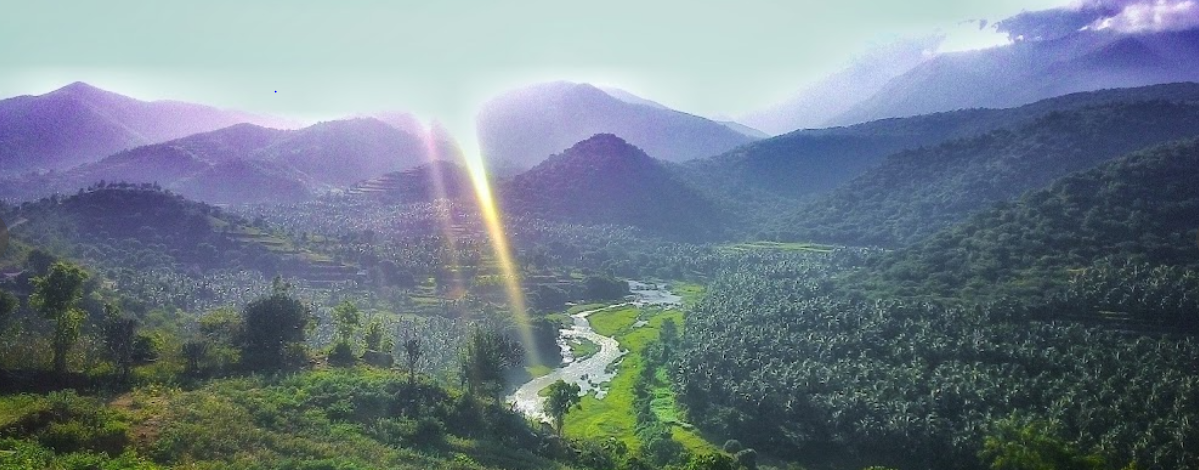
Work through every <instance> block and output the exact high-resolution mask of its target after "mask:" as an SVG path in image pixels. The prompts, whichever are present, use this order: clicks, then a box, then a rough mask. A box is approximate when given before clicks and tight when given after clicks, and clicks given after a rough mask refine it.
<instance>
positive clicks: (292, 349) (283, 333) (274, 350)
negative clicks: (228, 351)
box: [241, 279, 311, 369]
mask: <svg viewBox="0 0 1199 470" xmlns="http://www.w3.org/2000/svg"><path fill="white" fill-rule="evenodd" d="M289 290H290V288H289V286H287V285H285V284H283V283H281V282H279V281H278V279H276V281H275V287H274V290H273V293H272V294H271V295H269V296H267V297H262V298H259V299H257V300H255V301H253V302H250V303H249V304H248V305H246V308H245V310H243V311H242V322H243V324H244V325H245V330H244V335H245V338H244V339H243V343H242V357H241V359H242V363H243V364H244V365H246V366H248V367H250V368H251V369H278V368H281V367H283V366H285V365H287V364H289V363H291V362H294V361H295V360H297V359H301V358H302V357H299V356H302V354H301V353H300V352H301V351H302V348H303V345H304V336H305V334H306V333H307V330H308V323H309V321H310V320H311V312H310V311H309V309H308V307H306V306H304V304H303V303H301V302H300V301H299V300H298V299H296V298H295V297H292V296H291V294H290V293H289Z"/></svg>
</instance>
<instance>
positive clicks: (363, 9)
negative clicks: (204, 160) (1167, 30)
mask: <svg viewBox="0 0 1199 470" xmlns="http://www.w3.org/2000/svg"><path fill="white" fill-rule="evenodd" d="M1134 3H1138V1H1136V0H1134V1H1120V0H911V1H888V0H838V1H834V2H829V1H819V2H816V1H803V0H682V1H674V0H672V1H654V0H604V1H594V0H592V1H578V0H553V1H546V0H510V1H503V2H500V1H478V0H473V1H462V0H424V1H419V2H415V1H407V0H391V1H382V0H342V1H336V2H333V1H328V2H318V1H299V0H253V1H251V0H237V1H229V0H203V1H196V0H187V1H166V0H159V1H139V0H106V1H104V2H94V1H79V2H64V1H56V0H40V1H31V2H11V3H9V4H7V5H6V6H5V7H4V10H5V14H4V15H3V16H2V17H0V57H2V58H3V59H2V62H0V97H8V96H16V95H22V94H41V93H45V92H48V91H50V90H53V89H55V88H58V87H60V86H63V85H66V84H68V83H70V82H74V81H85V82H88V83H91V84H93V85H96V86H98V87H100V88H104V89H108V90H112V91H116V92H118V93H122V94H125V95H129V96H133V97H136V98H139V99H174V100H182V101H192V102H198V103H204V104H209V105H213V106H217V107H222V108H233V109H240V110H244V111H249V112H256V113H264V114H274V115H280V116H284V117H291V118H294V119H300V120H305V121H312V120H323V119H334V118H339V117H344V116H347V115H354V114H366V113H373V112H380V111H396V110H399V111H410V112H413V113H415V114H416V115H418V116H420V117H422V118H425V119H430V118H436V119H438V120H440V121H442V122H450V123H452V122H466V121H468V120H470V118H471V116H473V112H474V110H475V109H476V108H477V106H478V105H479V104H480V103H481V102H483V101H484V100H486V99H487V98H488V97H490V96H494V95H495V94H497V93H500V92H502V91H504V90H507V89H511V88H514V87H517V86H520V85H523V84H529V83H534V82H539V81H549V80H570V81H580V82H590V83H594V84H599V85H607V86H616V87H619V88H623V89H625V90H628V91H630V92H633V93H635V94H638V95H641V96H644V97H646V98H649V99H652V100H655V101H658V102H660V103H663V104H665V105H667V106H671V107H674V108H677V109H681V110H684V111H687V112H692V113H696V114H701V115H707V116H730V115H738V114H742V113H745V112H748V111H751V110H754V109H758V108H762V107H765V106H767V105H770V104H773V103H775V102H778V101H781V100H783V99H785V98H786V97H788V96H789V95H791V94H793V93H795V92H796V91H797V90H799V89H800V88H802V87H803V86H804V85H806V84H809V83H812V82H814V81H816V80H818V79H819V78H821V77H823V76H826V75H828V74H830V73H832V72H834V71H836V70H838V69H839V68H842V67H844V66H846V65H848V63H849V62H850V61H851V60H853V59H854V58H855V57H860V56H863V55H865V54H867V53H868V52H869V51H870V50H872V49H876V48H879V47H881V46H884V45H886V44H890V43H893V42H895V41H904V40H914V39H917V38H927V37H929V36H930V35H933V36H935V37H936V39H937V41H936V43H938V44H939V46H938V47H937V51H930V52H945V51H955V50H969V49H977V48H984V47H991V46H996V45H1002V44H1006V43H1008V42H1009V41H1011V40H1012V38H1013V37H1014V35H1013V34H1012V32H1011V31H1010V30H1001V29H1004V28H997V27H996V26H995V24H996V22H997V21H999V20H1003V19H1005V18H1009V17H1013V16H1018V15H1019V14H1021V13H1022V12H1024V13H1025V17H1026V19H1027V18H1032V19H1033V20H1037V21H1040V17H1039V16H1036V15H1035V13H1036V12H1040V11H1043V10H1050V9H1052V10H1051V11H1056V12H1061V11H1067V10H1068V11H1071V12H1077V11H1079V10H1086V9H1087V8H1093V7H1094V8H1098V6H1102V7H1103V8H1106V9H1108V10H1111V11H1112V12H1115V13H1121V12H1124V11H1126V10H1127V8H1125V6H1126V4H1134ZM1139 3H1141V4H1147V5H1149V8H1150V10H1152V8H1153V6H1154V5H1157V4H1169V5H1170V6H1172V7H1179V5H1181V6H1182V7H1184V8H1190V7H1193V6H1194V3H1195V2H1194V1H1193V0H1168V1H1163V0H1139ZM1188 5H1189V6H1188ZM1141 6H1144V5H1141ZM1115 13H1113V15H1115ZM1146 14H1148V15H1150V18H1151V20H1152V16H1151V15H1152V14H1153V11H1150V12H1149V13H1146ZM1144 17H1145V16H1144V14H1141V15H1140V16H1132V17H1129V18H1120V17H1119V16H1112V17H1111V18H1108V19H1109V20H1111V21H1109V23H1108V24H1107V25H1106V26H1104V25H1103V24H1098V23H1096V24H1093V25H1092V24H1089V23H1088V24H1087V25H1086V26H1087V27H1095V28H1113V27H1114V28H1120V27H1130V28H1131V27H1136V24H1137V23H1136V22H1137V21H1141V22H1142V23H1143V22H1144V21H1143V20H1144ZM1010 25H1013V27H1015V26H1020V25H1023V23H1019V22H1011V23H1010ZM1129 25H1132V26H1129ZM1074 26H1076V25H1074ZM1008 29H1011V28H1008ZM1025 29H1027V28H1025Z"/></svg>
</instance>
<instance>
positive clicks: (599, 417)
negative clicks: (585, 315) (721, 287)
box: [564, 285, 719, 453]
mask: <svg viewBox="0 0 1199 470" xmlns="http://www.w3.org/2000/svg"><path fill="white" fill-rule="evenodd" d="M676 288H677V289H678V292H680V293H683V295H682V296H679V295H675V294H674V293H671V296H672V297H670V298H669V300H670V302H669V303H667V304H666V305H665V308H663V307H662V306H654V305H646V306H644V307H637V306H627V307H622V308H619V309H612V310H606V311H603V312H597V313H595V314H592V315H591V317H590V321H591V325H592V328H594V330H595V332H596V333H599V334H601V335H604V336H610V337H612V338H614V339H615V340H616V341H617V342H618V343H619V344H620V345H621V347H622V348H624V349H625V350H626V351H627V354H626V355H625V356H624V357H623V358H622V359H621V361H620V363H619V365H618V371H617V374H616V376H615V377H614V378H613V379H612V382H611V383H610V384H609V386H608V394H607V396H605V397H603V398H602V399H600V398H596V397H595V396H593V395H587V396H585V397H583V399H582V401H581V403H580V404H581V406H580V407H579V408H577V409H574V410H571V412H570V413H567V415H566V420H565V426H564V429H565V433H566V435H568V436H571V437H578V438H588V439H604V438H611V437H614V438H616V439H618V440H620V441H621V442H623V443H624V444H625V445H626V446H628V448H629V449H630V450H636V449H638V448H640V445H641V443H640V442H638V440H637V438H636V435H635V434H636V427H637V422H636V418H635V416H636V413H635V410H634V400H635V399H636V395H635V388H636V384H637V380H638V378H639V377H640V376H641V375H642V374H643V373H644V372H643V369H644V368H645V367H647V362H648V361H647V360H646V358H645V357H644V356H643V354H644V353H645V352H646V349H647V348H648V347H649V346H650V345H652V344H654V343H656V342H658V341H659V339H660V336H661V331H662V325H663V324H665V323H667V322H668V321H669V322H672V323H673V324H674V325H675V328H676V331H681V329H682V326H683V322H684V321H685V318H684V315H683V311H682V310H681V308H680V304H684V305H685V304H689V303H690V302H691V301H693V300H694V298H695V297H697V296H698V295H700V294H702V291H703V289H702V287H700V286H696V285H685V286H676ZM653 375H654V377H655V380H654V381H653V383H652V384H650V387H651V390H652V393H653V395H654V397H655V398H654V400H653V409H654V413H655V414H656V415H658V418H659V419H660V420H661V421H662V422H664V423H667V424H669V425H670V426H671V437H672V438H673V439H674V440H675V441H676V442H678V443H679V444H681V445H682V446H683V447H684V448H685V449H687V450H689V451H691V452H695V453H711V452H719V448H718V447H717V446H715V445H713V444H712V443H710V442H708V441H707V440H706V439H704V438H703V436H701V435H699V433H697V432H695V431H694V430H693V429H691V428H690V426H688V425H686V424H685V423H683V422H681V421H680V420H679V416H678V415H679V413H678V412H677V409H676V406H675V400H674V391H673V389H671V386H670V381H669V378H668V377H667V375H666V371H665V370H664V369H662V368H659V370H656V371H654V374H653Z"/></svg>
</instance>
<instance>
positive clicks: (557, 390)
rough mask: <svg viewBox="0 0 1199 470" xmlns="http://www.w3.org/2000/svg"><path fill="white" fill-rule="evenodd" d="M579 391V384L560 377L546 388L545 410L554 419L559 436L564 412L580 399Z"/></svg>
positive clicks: (564, 415)
mask: <svg viewBox="0 0 1199 470" xmlns="http://www.w3.org/2000/svg"><path fill="white" fill-rule="evenodd" d="M580 391H582V389H580V388H579V384H575V383H570V384H568V383H566V381H564V380H561V379H559V380H558V381H557V382H554V383H552V384H550V386H549V388H547V389H546V392H547V396H546V399H545V412H546V413H548V414H549V415H550V418H552V419H553V420H554V429H555V430H557V431H558V435H559V436H561V435H562V420H563V419H564V418H566V412H568V411H570V409H571V408H573V407H574V406H575V405H578V404H579V401H580V400H582V398H580V397H579V392H580Z"/></svg>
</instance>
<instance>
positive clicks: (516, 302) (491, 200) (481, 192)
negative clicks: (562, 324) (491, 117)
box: [461, 142, 541, 364]
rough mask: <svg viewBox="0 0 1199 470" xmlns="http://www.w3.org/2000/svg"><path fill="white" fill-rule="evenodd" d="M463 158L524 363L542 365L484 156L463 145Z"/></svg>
mask: <svg viewBox="0 0 1199 470" xmlns="http://www.w3.org/2000/svg"><path fill="white" fill-rule="evenodd" d="M461 149H462V158H463V160H464V161H465V162H466V166H467V170H468V171H469V173H470V179H471V184H472V186H473V187H474V191H475V200H476V202H477V203H478V206H479V214H480V215H481V216H482V217H483V223H484V225H486V227H487V236H488V238H489V239H490V240H491V247H492V251H493V254H494V256H495V260H496V264H497V265H499V268H500V275H501V276H502V277H503V281H504V290H505V292H506V293H507V296H508V304H509V306H510V308H511V309H512V318H513V320H515V322H516V326H517V327H518V329H519V330H520V336H521V337H520V339H521V343H523V344H524V345H525V359H526V361H527V362H528V363H529V364H540V363H541V360H540V357H539V356H540V355H539V354H538V353H537V347H536V343H535V342H534V341H535V339H534V338H533V330H532V325H531V324H530V322H529V314H528V311H527V310H525V298H524V293H523V292H522V291H521V281H520V272H519V270H518V269H516V264H515V262H514V261H513V254H512V250H511V247H510V246H509V245H508V235H507V233H506V232H505V231H504V224H503V221H502V220H501V217H500V208H499V205H498V204H497V202H496V200H495V197H494V194H493V193H492V191H491V182H490V179H489V178H488V175H487V166H486V164H484V162H483V157H482V153H481V152H480V149H479V148H478V146H477V145H476V144H475V143H474V142H464V143H462V145H461Z"/></svg>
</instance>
